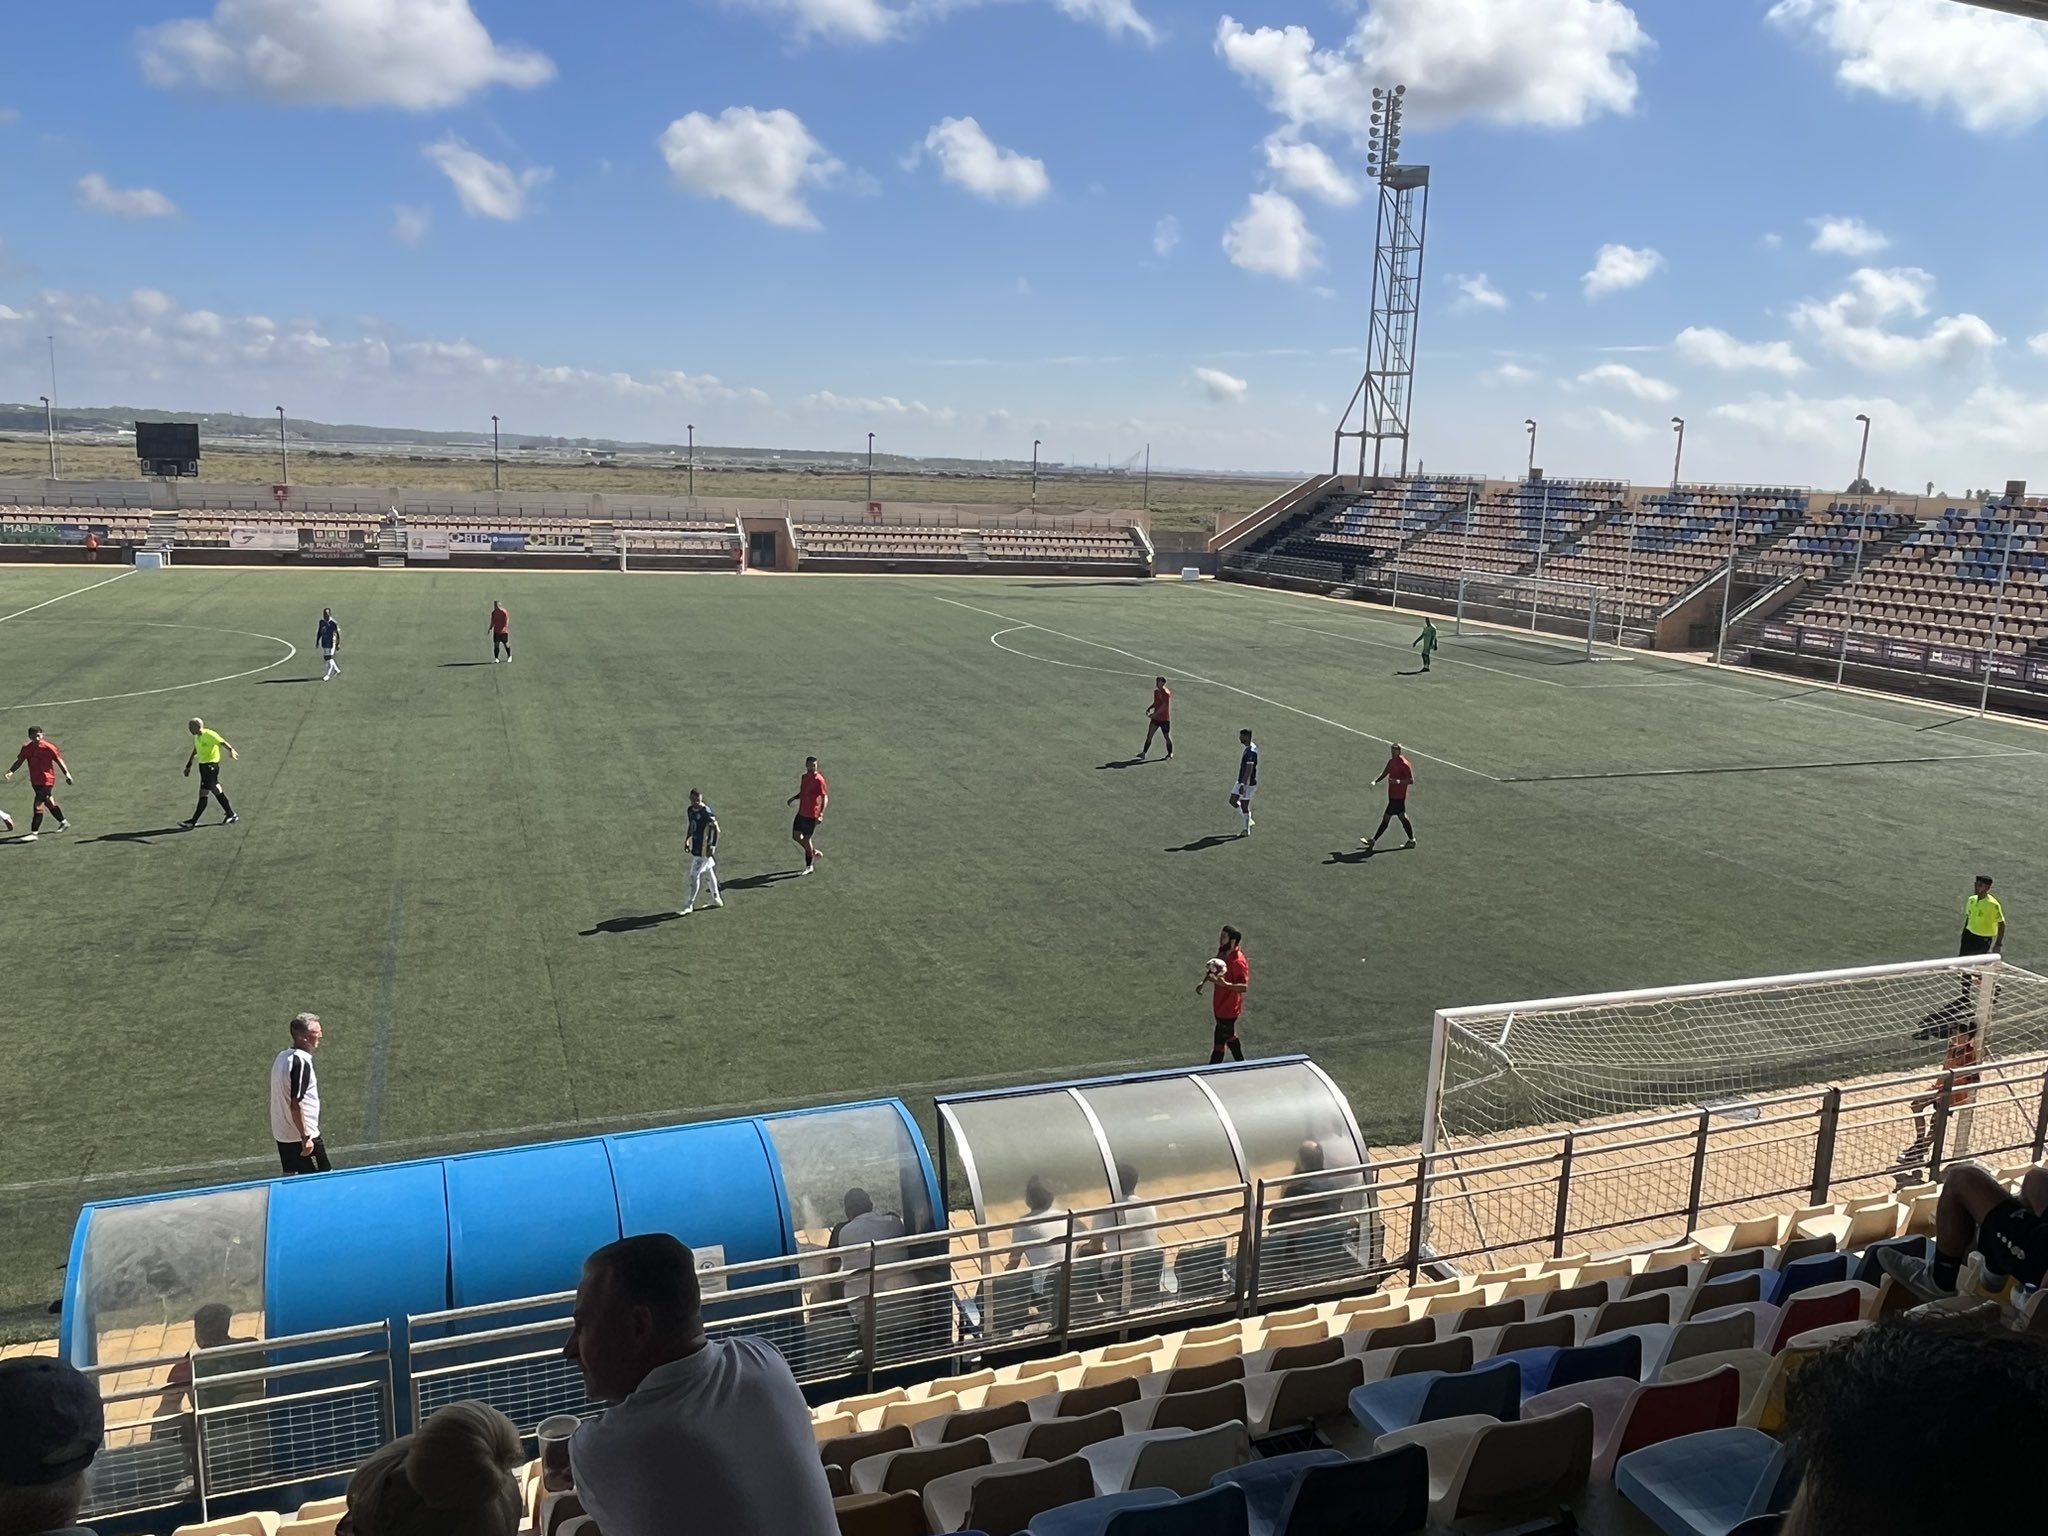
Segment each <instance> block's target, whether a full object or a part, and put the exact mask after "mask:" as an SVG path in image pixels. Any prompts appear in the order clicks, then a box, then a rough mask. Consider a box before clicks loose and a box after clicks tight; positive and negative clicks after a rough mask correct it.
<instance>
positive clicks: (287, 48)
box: [136, 0, 555, 112]
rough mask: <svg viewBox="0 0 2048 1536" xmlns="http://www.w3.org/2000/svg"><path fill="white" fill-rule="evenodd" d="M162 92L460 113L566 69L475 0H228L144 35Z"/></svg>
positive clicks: (140, 39) (147, 68)
mask: <svg viewBox="0 0 2048 1536" xmlns="http://www.w3.org/2000/svg"><path fill="white" fill-rule="evenodd" d="M136 46H137V47H138V49H139V50H140V52H141V55H142V74H143V78H144V79H146V80H148V81H149V83H150V84H151V85H155V86H161V87H164V88H166V89H171V88H177V87H188V88H191V89H195V90H203V91H212V92H216V93H218V94H220V95H224V96H231V97H237V98H245V97H250V96H255V97H259V98H262V99H265V100H268V101H274V102H283V103H286V104H288V105H293V106H330V107H402V108H405V109H407V110H410V111H414V112H425V111H432V110H436V109H439V108H445V107H453V106H457V105H459V104H461V103H462V102H464V101H466V100H468V99H469V98H470V97H471V96H473V95H475V94H476V93H478V92H479V91H484V90H488V89H489V88H490V87H492V86H494V85H509V86H516V87H522V88H524V87H531V86H536V85H543V84H545V83H546V82H548V81H549V80H552V79H553V78H554V74H555V66H554V65H553V63H551V62H550V61H549V59H548V57H547V56H546V55H545V54H542V53H537V52H535V51H534V50H533V49H531V48H522V47H517V46H512V45H504V44H500V43H498V42H496V41H495V40H493V39H492V37H491V34H490V32H489V31H488V30H487V29H486V28H485V27H484V24H483V23H482V22H481V21H479V20H478V19H477V16H476V13H475V12H474V11H473V10H471V9H470V0H218V3H217V4H215V6H214V8H213V16H212V18H211V19H210V20H205V21H201V20H198V19H195V18H186V19H184V20H179V21H167V22H165V23H163V24H162V25H161V26H155V27H149V28H147V29H145V30H144V31H142V32H141V33H139V34H137V37H136Z"/></svg>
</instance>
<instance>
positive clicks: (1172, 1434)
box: [1081, 1424, 1252, 1493]
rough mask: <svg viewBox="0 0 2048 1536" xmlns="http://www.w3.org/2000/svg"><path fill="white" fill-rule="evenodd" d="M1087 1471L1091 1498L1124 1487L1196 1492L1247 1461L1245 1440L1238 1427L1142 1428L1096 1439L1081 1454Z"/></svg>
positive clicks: (1249, 1451) (1248, 1448)
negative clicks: (1091, 1481) (1091, 1476)
mask: <svg viewBox="0 0 2048 1536" xmlns="http://www.w3.org/2000/svg"><path fill="white" fill-rule="evenodd" d="M1081 1456H1082V1458H1083V1459H1084V1460H1085V1461H1086V1462H1087V1463H1088V1465H1089V1467H1090V1468H1091V1469H1092V1470H1093V1473H1094V1478H1095V1491H1096V1492H1097V1493H1119V1492H1121V1491H1123V1490H1124V1489H1126V1488H1171V1489H1172V1490H1173V1491H1174V1492H1175V1493H1196V1492H1199V1491H1200V1490H1202V1489H1203V1488H1206V1487H1208V1485H1209V1482H1210V1479H1212V1478H1213V1477H1215V1475H1216V1474H1217V1473H1218V1472H1221V1471H1223V1470H1224V1469H1225V1468H1226V1467H1236V1466H1242V1465H1243V1464H1244V1463H1246V1462H1248V1461H1250V1460H1251V1459H1252V1442H1251V1437H1250V1436H1249V1435H1248V1434H1247V1433H1246V1432H1245V1427H1244V1425H1242V1424H1219V1425H1217V1426H1216V1427H1215V1428H1213V1429H1148V1430H1146V1431H1144V1432H1143V1433H1142V1434H1135V1435H1119V1436H1117V1437H1116V1438H1115V1439H1114V1440H1098V1441H1097V1442H1096V1443H1095V1444H1093V1445H1091V1446H1088V1447H1086V1448H1085V1449H1083V1450H1082V1452H1081Z"/></svg>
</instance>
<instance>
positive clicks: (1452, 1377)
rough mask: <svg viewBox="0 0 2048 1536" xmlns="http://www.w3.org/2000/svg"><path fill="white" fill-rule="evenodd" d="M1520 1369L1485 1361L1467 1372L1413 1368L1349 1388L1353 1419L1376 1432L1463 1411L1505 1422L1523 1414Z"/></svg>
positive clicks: (1506, 1362)
mask: <svg viewBox="0 0 2048 1536" xmlns="http://www.w3.org/2000/svg"><path fill="white" fill-rule="evenodd" d="M1521 1404H1522V1368H1521V1366H1520V1365H1519V1364H1518V1363H1517V1362H1515V1361H1513V1360H1500V1361H1489V1362H1488V1363H1487V1364H1485V1365H1482V1366H1479V1367H1477V1368H1476V1369H1474V1370H1470V1371H1456V1372H1452V1371H1417V1372H1415V1373H1413V1374H1412V1375H1408V1376H1394V1377H1391V1378H1389V1379H1388V1380H1385V1381H1369V1382H1367V1383H1366V1384H1365V1385H1364V1386H1362V1387H1354V1388H1353V1389H1352V1392H1351V1402H1350V1406H1351V1417H1352V1418H1354V1419H1356V1420H1357V1421H1358V1423H1359V1424H1360V1425H1361V1426H1362V1427H1364V1428H1365V1429H1368V1430H1370V1431H1371V1432H1372V1433H1373V1434H1375V1435H1388V1434H1392V1433H1393V1432H1394V1431H1395V1430H1397V1429H1406V1428H1408V1427H1409V1426H1410V1425H1411V1424H1424V1423H1427V1422H1429V1421H1430V1420H1432V1419H1449V1418H1455V1417H1457V1416H1459V1415H1461V1414H1468V1413H1478V1414H1485V1415H1487V1416H1488V1417H1489V1418H1495V1419H1501V1420H1508V1419H1514V1418H1517V1417H1519V1416H1520V1414H1521Z"/></svg>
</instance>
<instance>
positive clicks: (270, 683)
mask: <svg viewBox="0 0 2048 1536" xmlns="http://www.w3.org/2000/svg"><path fill="white" fill-rule="evenodd" d="M319 681H320V679H319V678H317V677H265V678H260V679H258V680H257V683H256V686H257V687H258V688H275V687H277V686H278V685H279V684H287V685H288V684H291V683H317V682H319Z"/></svg>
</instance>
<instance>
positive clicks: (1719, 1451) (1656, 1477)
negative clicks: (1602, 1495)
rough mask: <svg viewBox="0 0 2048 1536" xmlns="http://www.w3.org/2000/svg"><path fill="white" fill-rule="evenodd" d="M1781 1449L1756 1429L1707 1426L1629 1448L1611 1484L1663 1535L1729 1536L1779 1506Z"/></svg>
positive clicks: (1782, 1498) (1783, 1493) (1783, 1495)
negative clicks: (1647, 1517)
mask: <svg viewBox="0 0 2048 1536" xmlns="http://www.w3.org/2000/svg"><path fill="white" fill-rule="evenodd" d="M1784 1468H1785V1448H1784V1447H1783V1446H1782V1445H1780V1444H1779V1443H1778V1442H1777V1441H1776V1440H1773V1439H1772V1438H1771V1437H1770V1436H1769V1435H1767V1434H1765V1433H1764V1432H1763V1431H1762V1430H1760V1429H1744V1428H1739V1427H1738V1428H1735V1429H1709V1430H1703V1431H1702V1432H1700V1433H1699V1434H1696V1435H1680V1436H1679V1437H1678V1438H1677V1439H1675V1440H1665V1441H1663V1442H1661V1443H1659V1444H1657V1445H1651V1446H1645V1447H1644V1448H1643V1449H1642V1450H1640V1451H1631V1452H1629V1454H1628V1455H1626V1456H1624V1457H1622V1458H1621V1460H1620V1461H1618V1462H1616V1463H1615V1464H1614V1485H1615V1487H1616V1488H1618V1489H1620V1490H1621V1494H1622V1497H1623V1498H1625V1499H1627V1500H1628V1501H1629V1503H1631V1504H1633V1505H1635V1507H1636V1508H1637V1509H1639V1510H1641V1511H1642V1512H1643V1513H1644V1514H1645V1515H1647V1516H1649V1518H1650V1520H1651V1521H1652V1522H1653V1523H1654V1524H1655V1525H1656V1527H1657V1529H1658V1530H1660V1531H1662V1532H1664V1536H1729V1533H1730V1532H1732V1531H1733V1530H1734V1529H1735V1528H1736V1527H1737V1526H1739V1525H1741V1524H1742V1523H1743V1522H1744V1521H1746V1520H1752V1519H1755V1518H1756V1517H1758V1516H1761V1515H1768V1514H1771V1513H1773V1512H1774V1511H1777V1510H1782V1509H1783V1508H1785V1507H1786V1505H1787V1504H1788V1503H1789V1502H1790V1499H1789V1497H1788V1496H1787V1495H1788V1490H1787V1489H1786V1488H1785V1487H1784V1486H1783V1484H1784V1483H1785V1482H1786V1479H1785V1477H1784V1476H1783V1473H1784Z"/></svg>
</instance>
